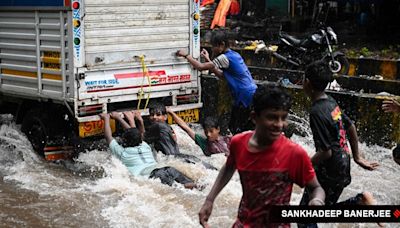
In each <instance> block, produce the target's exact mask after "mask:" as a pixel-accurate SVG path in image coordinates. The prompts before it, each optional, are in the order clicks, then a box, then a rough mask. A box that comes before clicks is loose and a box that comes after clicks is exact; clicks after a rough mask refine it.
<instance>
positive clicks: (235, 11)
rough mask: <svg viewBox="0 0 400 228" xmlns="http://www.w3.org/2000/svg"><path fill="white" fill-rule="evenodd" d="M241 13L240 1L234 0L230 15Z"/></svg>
mask: <svg viewBox="0 0 400 228" xmlns="http://www.w3.org/2000/svg"><path fill="white" fill-rule="evenodd" d="M239 13H240V4H239V2H238V0H232V3H231V8H230V9H229V15H238V14H239Z"/></svg>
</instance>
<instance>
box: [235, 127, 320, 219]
mask: <svg viewBox="0 0 400 228" xmlns="http://www.w3.org/2000/svg"><path fill="white" fill-rule="evenodd" d="M253 133H254V132H253V131H251V132H244V133H241V134H238V135H235V136H234V137H233V138H232V142H231V146H230V151H231V152H230V154H229V156H228V159H227V166H230V165H233V166H234V167H235V168H236V169H237V170H238V172H239V175H240V181H241V184H242V189H243V196H242V199H241V202H240V206H239V211H238V218H237V220H236V222H235V224H234V225H233V227H277V226H280V227H282V226H284V227H289V224H270V223H269V222H268V216H269V209H268V206H271V205H288V204H289V202H290V195H291V193H292V187H293V183H296V184H297V185H299V186H300V187H304V186H305V185H306V184H307V183H308V182H309V181H311V180H312V179H313V178H314V177H315V172H314V169H313V167H312V164H311V161H310V158H309V157H308V155H307V153H306V151H305V150H304V149H303V148H302V147H300V146H299V145H297V144H295V143H294V142H292V141H290V140H289V139H288V138H286V137H285V136H283V135H282V136H281V137H279V138H278V139H277V140H276V141H274V142H273V143H272V145H271V146H269V147H268V148H267V149H265V150H264V151H260V152H257V153H252V152H249V150H248V148H247V144H248V142H249V139H250V137H251V136H252V135H253Z"/></svg>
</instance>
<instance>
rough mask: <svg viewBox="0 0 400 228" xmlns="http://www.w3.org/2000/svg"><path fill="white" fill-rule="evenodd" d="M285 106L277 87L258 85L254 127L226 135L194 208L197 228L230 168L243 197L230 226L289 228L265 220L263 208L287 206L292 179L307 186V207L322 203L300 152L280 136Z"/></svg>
mask: <svg viewBox="0 0 400 228" xmlns="http://www.w3.org/2000/svg"><path fill="white" fill-rule="evenodd" d="M290 107H291V98H290V96H289V95H288V94H287V93H286V92H284V91H283V90H281V89H279V88H277V87H270V88H266V87H264V86H259V87H258V89H257V90H256V93H255V95H254V98H253V111H252V113H251V118H252V120H253V122H254V123H255V125H256V128H255V130H254V131H248V132H243V133H241V134H238V135H235V136H234V137H233V138H232V142H231V145H230V154H229V156H228V159H227V161H226V164H225V165H224V166H223V167H222V168H221V170H220V173H219V175H218V177H217V179H216V181H215V183H214V186H213V187H212V189H211V191H210V193H209V194H208V196H207V198H206V200H205V202H204V204H203V206H202V208H201V210H200V212H199V219H200V223H201V224H202V226H203V227H208V224H207V221H208V218H209V217H210V215H211V211H212V207H213V203H214V200H215V198H216V197H217V195H218V194H219V192H220V191H221V190H222V189H223V188H224V187H225V185H226V184H227V183H228V182H229V180H230V179H231V178H232V175H233V174H234V172H235V170H236V169H237V170H238V172H239V175H240V180H241V184H242V189H243V196H242V199H241V202H240V206H239V211H238V217H237V219H236V222H235V223H234V225H233V227H265V226H268V227H278V226H279V227H282V226H283V227H289V224H272V223H271V222H270V221H269V206H271V205H288V204H289V201H290V196H291V193H292V186H293V183H296V184H297V185H299V186H300V187H305V186H307V187H308V188H310V189H312V190H311V201H310V202H309V205H323V204H324V200H325V193H324V190H323V189H322V188H321V186H320V184H319V183H318V180H317V178H316V176H315V172H314V169H313V167H312V165H311V161H310V158H309V157H308V155H307V153H306V151H305V150H304V149H303V148H302V147H300V146H299V145H297V144H295V143H294V142H292V141H290V140H289V139H288V138H286V137H285V136H284V135H283V134H282V131H283V129H284V128H285V127H286V126H287V124H288V123H287V117H288V113H289V109H290Z"/></svg>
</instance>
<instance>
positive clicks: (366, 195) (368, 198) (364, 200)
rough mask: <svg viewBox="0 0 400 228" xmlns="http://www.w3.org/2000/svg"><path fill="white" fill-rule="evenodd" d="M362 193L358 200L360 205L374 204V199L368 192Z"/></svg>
mask: <svg viewBox="0 0 400 228" xmlns="http://www.w3.org/2000/svg"><path fill="white" fill-rule="evenodd" d="M362 195H363V197H362V199H361V202H360V204H361V205H375V204H376V200H375V198H374V196H372V194H371V193H370V192H363V193H362Z"/></svg>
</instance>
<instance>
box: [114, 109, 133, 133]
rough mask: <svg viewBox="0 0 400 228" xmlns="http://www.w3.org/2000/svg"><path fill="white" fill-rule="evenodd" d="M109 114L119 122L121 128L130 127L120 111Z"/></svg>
mask: <svg viewBox="0 0 400 228" xmlns="http://www.w3.org/2000/svg"><path fill="white" fill-rule="evenodd" d="M110 116H111V118H113V119H115V120H118V122H120V123H121V125H122V128H123V129H128V128H130V126H129V124H128V123H127V122H126V121H125V120H124V118H123V115H122V113H120V112H112V113H111V115H110Z"/></svg>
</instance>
